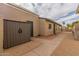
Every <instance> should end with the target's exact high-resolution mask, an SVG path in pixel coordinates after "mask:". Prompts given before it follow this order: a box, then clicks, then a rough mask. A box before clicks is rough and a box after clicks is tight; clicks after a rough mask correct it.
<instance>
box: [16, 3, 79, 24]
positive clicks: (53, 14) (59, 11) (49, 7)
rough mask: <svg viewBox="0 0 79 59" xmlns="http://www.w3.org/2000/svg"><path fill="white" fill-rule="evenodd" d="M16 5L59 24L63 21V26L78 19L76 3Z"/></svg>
mask: <svg viewBox="0 0 79 59" xmlns="http://www.w3.org/2000/svg"><path fill="white" fill-rule="evenodd" d="M15 4H17V3H15ZM17 5H19V6H21V7H23V8H26V9H28V10H30V11H32V12H34V13H36V14H38V15H39V16H40V17H43V18H49V19H51V20H52V21H56V22H58V23H60V24H62V23H63V21H64V22H65V25H66V24H68V23H70V24H71V23H73V22H75V21H77V20H78V19H79V17H78V15H77V14H76V10H77V7H78V3H18V4H17ZM62 25H63V24H62Z"/></svg>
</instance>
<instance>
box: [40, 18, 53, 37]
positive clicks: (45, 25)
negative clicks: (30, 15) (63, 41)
mask: <svg viewBox="0 0 79 59" xmlns="http://www.w3.org/2000/svg"><path fill="white" fill-rule="evenodd" d="M49 24H51V26H52V28H51V29H49ZM53 28H54V27H53V23H51V22H49V21H46V20H45V19H40V35H43V36H48V35H53Z"/></svg>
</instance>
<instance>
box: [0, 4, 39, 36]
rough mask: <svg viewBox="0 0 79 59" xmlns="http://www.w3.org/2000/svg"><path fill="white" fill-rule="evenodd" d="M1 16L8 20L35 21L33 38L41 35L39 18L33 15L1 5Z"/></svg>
mask: <svg viewBox="0 0 79 59" xmlns="http://www.w3.org/2000/svg"><path fill="white" fill-rule="evenodd" d="M0 16H1V17H3V18H4V19H8V20H16V21H23V22H26V21H33V25H34V26H33V36H37V35H39V18H38V16H37V15H35V14H33V13H30V12H26V13H25V12H24V11H23V10H20V9H17V8H15V7H12V6H10V5H6V4H0Z"/></svg>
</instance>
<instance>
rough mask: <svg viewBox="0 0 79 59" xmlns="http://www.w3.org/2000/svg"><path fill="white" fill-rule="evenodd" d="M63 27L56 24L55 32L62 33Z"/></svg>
mask: <svg viewBox="0 0 79 59" xmlns="http://www.w3.org/2000/svg"><path fill="white" fill-rule="evenodd" d="M61 29H62V27H61V26H59V25H57V24H55V32H56V34H58V33H60V32H61Z"/></svg>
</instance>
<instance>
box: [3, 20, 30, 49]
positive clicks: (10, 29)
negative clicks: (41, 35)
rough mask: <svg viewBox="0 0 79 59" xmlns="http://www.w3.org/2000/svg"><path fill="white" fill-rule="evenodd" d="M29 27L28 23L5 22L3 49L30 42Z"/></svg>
mask: <svg viewBox="0 0 79 59" xmlns="http://www.w3.org/2000/svg"><path fill="white" fill-rule="evenodd" d="M30 26H31V25H30V23H25V22H15V21H7V20H5V21H4V41H3V48H10V47H12V46H16V45H19V44H21V43H24V42H28V41H30V37H31V34H30V31H31V29H30Z"/></svg>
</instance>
